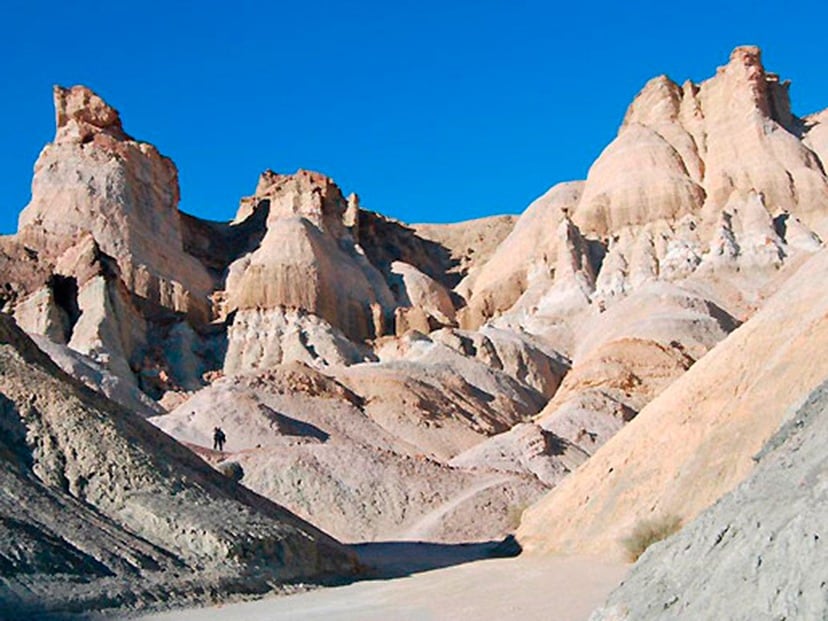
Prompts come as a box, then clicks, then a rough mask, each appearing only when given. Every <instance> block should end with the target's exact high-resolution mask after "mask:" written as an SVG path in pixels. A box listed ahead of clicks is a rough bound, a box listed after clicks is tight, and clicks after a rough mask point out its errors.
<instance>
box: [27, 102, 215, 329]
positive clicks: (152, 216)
mask: <svg viewBox="0 0 828 621" xmlns="http://www.w3.org/2000/svg"><path fill="white" fill-rule="evenodd" d="M55 110H56V120H57V131H56V134H55V140H54V141H53V142H52V143H51V144H49V145H47V146H46V147H45V148H44V149H43V152H42V153H41V154H40V157H39V158H38V161H37V164H36V165H35V176H34V180H33V182H32V201H31V202H30V203H29V205H28V206H27V207H26V208H25V209H24V210H23V212H22V213H21V214H20V220H19V233H18V237H19V238H21V239H22V240H25V241H26V243H28V244H29V245H32V246H34V247H35V248H38V249H42V251H43V252H44V253H45V254H47V255H52V256H55V255H57V254H60V253H61V252H62V251H63V250H64V249H66V248H67V247H68V246H71V245H72V244H73V243H74V241H75V240H77V239H79V238H81V237H83V236H84V235H87V234H91V235H92V237H93V238H94V239H95V241H96V243H97V244H98V245H99V247H100V248H101V250H102V251H103V252H104V253H106V254H108V255H110V256H112V257H113V258H114V259H115V260H116V261H117V263H118V266H119V267H120V270H121V274H122V277H123V280H124V282H125V283H126V285H127V287H128V289H129V290H130V291H132V292H133V293H134V294H135V295H137V296H138V297H139V298H143V299H145V300H146V301H147V303H148V304H149V305H156V306H159V307H161V308H164V309H169V310H171V311H175V312H180V313H185V314H189V315H192V316H193V317H194V318H196V319H198V320H201V321H205V320H207V319H208V304H207V299H206V296H207V294H208V293H209V291H210V289H211V287H212V280H211V279H210V277H209V276H208V274H207V272H206V270H205V269H204V268H203V266H202V265H201V264H200V263H199V262H198V261H197V260H196V259H194V258H193V257H191V256H189V255H187V254H186V253H185V252H184V251H183V245H182V239H181V227H180V215H179V212H178V208H177V205H178V180H177V171H176V168H175V165H174V164H173V163H172V161H170V160H169V159H167V158H165V157H164V156H162V155H161V154H160V153H158V151H157V150H156V149H155V147H153V146H152V145H149V144H147V143H143V142H137V141H135V140H133V139H132V138H130V137H129V136H128V135H127V134H125V133H124V131H123V129H122V127H121V121H120V118H119V116H118V113H117V112H116V111H115V110H114V109H113V108H111V107H109V106H107V105H106V104H105V103H104V102H103V100H101V98H100V97H98V96H97V95H95V94H94V93H93V92H91V91H90V90H89V89H86V88H85V87H81V86H75V87H72V88H71V89H64V88H61V87H55Z"/></svg>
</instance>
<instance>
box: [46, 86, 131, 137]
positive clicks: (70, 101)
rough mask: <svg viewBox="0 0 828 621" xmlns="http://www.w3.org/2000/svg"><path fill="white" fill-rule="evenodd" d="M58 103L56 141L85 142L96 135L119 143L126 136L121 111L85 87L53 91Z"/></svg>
mask: <svg viewBox="0 0 828 621" xmlns="http://www.w3.org/2000/svg"><path fill="white" fill-rule="evenodd" d="M53 95H54V102H55V129H56V135H55V141H56V142H57V141H61V140H69V141H79V142H86V141H88V140H89V139H90V138H91V137H93V136H94V135H95V134H96V133H101V132H103V133H107V134H109V135H110V136H113V137H115V138H118V139H120V140H128V139H130V137H129V136H128V135H127V134H126V132H124V128H123V126H122V125H121V117H120V115H119V114H118V111H117V110H115V108H113V107H112V106H110V105H109V104H107V103H106V102H105V101H104V100H103V99H102V98H101V97H100V96H98V95H97V94H96V93H95V92H93V91H92V90H91V89H90V88H88V87H86V86H82V85H76V86H72V87H70V88H64V87H62V86H57V85H55V86H54V88H53Z"/></svg>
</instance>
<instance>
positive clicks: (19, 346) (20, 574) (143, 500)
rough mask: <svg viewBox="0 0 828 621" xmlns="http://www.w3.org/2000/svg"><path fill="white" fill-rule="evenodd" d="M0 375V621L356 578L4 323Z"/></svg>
mask: <svg viewBox="0 0 828 621" xmlns="http://www.w3.org/2000/svg"><path fill="white" fill-rule="evenodd" d="M0 368H2V373H0V427H2V430H3V433H2V434H0V478H2V486H0V489H2V492H0V530H2V532H3V537H2V538H0V541H1V542H0V559H2V560H0V563H2V566H3V572H2V580H0V612H2V614H3V615H4V616H5V614H6V613H11V612H12V611H13V612H14V614H15V615H20V614H34V615H38V614H42V613H44V612H46V611H50V610H74V611H79V610H88V609H89V608H90V607H111V606H124V605H129V606H140V605H146V604H149V603H152V602H156V601H157V600H158V598H159V597H160V598H161V599H166V598H167V596H168V595H170V594H172V593H182V592H187V591H190V592H191V593H190V595H189V596H188V597H190V598H191V599H192V600H198V599H205V598H207V597H209V592H210V590H211V589H212V588H216V589H219V590H221V591H223V592H225V593H227V594H230V593H232V592H234V591H236V592H238V590H242V591H246V592H261V591H262V590H268V589H270V588H272V586H271V585H272V584H278V583H279V582H284V581H287V580H296V579H304V580H307V579H310V580H313V579H318V578H320V577H323V576H324V575H326V574H327V575H330V574H340V575H345V574H349V573H350V572H352V571H353V569H354V561H353V558H352V557H351V555H350V554H349V553H348V552H347V551H346V550H345V549H343V548H342V547H341V546H340V545H339V544H338V543H337V542H335V541H334V540H333V539H331V538H330V537H328V536H327V535H325V534H323V533H322V532H320V531H319V530H317V529H316V528H314V527H312V526H311V525H309V524H307V523H306V522H303V521H302V520H300V519H299V518H297V517H296V516H294V515H292V514H290V513H289V512H287V511H285V510H284V509H282V508H280V507H278V506H276V505H274V504H273V503H271V502H269V501H267V500H265V499H264V498H262V497H260V496H257V495H255V494H253V493H251V492H250V491H248V490H246V489H244V488H242V487H239V486H237V485H236V484H235V483H232V482H231V481H230V480H229V479H227V478H226V477H223V476H221V475H220V474H218V473H216V472H215V471H214V470H212V469H211V468H209V467H208V466H207V465H206V464H205V463H204V462H202V461H201V460H200V459H198V458H197V457H196V456H195V455H193V454H192V453H191V452H190V451H188V450H186V449H185V448H183V447H182V446H180V445H179V444H178V443H176V442H175V441H173V440H172V439H170V438H169V437H168V436H166V435H165V434H163V433H161V432H160V431H158V430H157V429H155V428H154V427H152V426H151V425H150V424H148V423H146V422H145V421H144V420H142V419H141V418H139V417H138V416H136V415H134V414H132V413H130V412H129V411H127V410H125V409H124V408H122V407H121V406H118V405H116V404H114V403H113V402H111V401H108V400H107V399H105V398H103V397H101V396H98V395H97V394H95V393H94V392H91V391H90V390H88V389H87V388H85V387H84V386H82V385H81V384H79V383H77V382H76V381H75V380H73V379H71V378H70V377H68V376H67V375H65V374H64V373H63V372H62V371H60V370H59V369H58V368H57V367H56V366H55V365H54V364H53V363H52V362H51V361H50V360H49V359H48V357H47V356H46V355H45V354H43V352H41V351H40V350H39V349H37V347H35V345H34V343H33V342H32V341H31V340H30V339H29V338H28V337H26V336H25V334H24V333H23V332H22V331H21V330H20V329H19V328H17V327H16V326H15V325H14V323H13V322H12V320H11V319H10V318H9V317H8V316H6V315H0ZM242 576H244V577H245V580H244V581H240V580H239V579H240V578H241V577H242Z"/></svg>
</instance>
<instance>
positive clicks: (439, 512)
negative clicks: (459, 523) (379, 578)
mask: <svg viewBox="0 0 828 621" xmlns="http://www.w3.org/2000/svg"><path fill="white" fill-rule="evenodd" d="M508 480H509V479H508V478H507V477H503V476H493V477H488V478H486V479H484V480H482V481H481V482H480V483H478V484H477V485H473V486H472V487H469V488H468V489H466V490H464V491H463V492H462V493H461V494H458V495H457V496H455V497H454V498H452V499H451V500H448V501H446V502H444V503H443V504H441V505H440V506H438V507H435V508H434V509H433V510H432V511H430V512H429V513H427V514H426V515H424V516H423V517H421V518H420V519H419V520H418V521H417V522H415V523H414V524H413V525H411V526H409V527H408V528H406V529H405V531H403V532H402V533H400V534H399V536H398V537H396V538H395V539H398V540H400V541H427V540H429V539H433V538H434V537H433V534H434V532H436V531H438V530H439V528H440V526H441V525H442V524H444V523H445V520H444V518H445V516H446V515H447V514H449V513H451V512H452V511H454V510H455V509H456V508H457V507H459V506H460V505H462V504H463V503H464V502H466V501H467V500H470V499H472V498H474V497H475V496H476V495H477V494H479V493H480V492H482V491H483V490H486V489H489V488H490V487H494V486H495V485H500V484H501V483H506V482H507V481H508Z"/></svg>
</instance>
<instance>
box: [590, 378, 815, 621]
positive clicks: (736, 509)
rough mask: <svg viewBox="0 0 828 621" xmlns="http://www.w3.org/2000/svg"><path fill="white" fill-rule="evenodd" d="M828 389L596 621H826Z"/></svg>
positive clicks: (641, 566) (647, 561)
mask: <svg viewBox="0 0 828 621" xmlns="http://www.w3.org/2000/svg"><path fill="white" fill-rule="evenodd" d="M826 438H828V382H826V383H824V384H822V386H820V387H819V388H818V389H816V390H815V391H814V392H813V393H812V394H811V395H810V396H809V398H808V399H807V401H806V402H805V404H804V405H803V406H802V407H801V408H800V409H799V411H798V412H797V413H796V415H795V416H794V417H793V418H791V419H790V420H789V421H788V422H786V423H785V424H784V425H783V426H782V428H781V429H780V430H779V431H778V432H777V433H776V434H775V435H774V436H773V437H772V438H771V440H770V441H769V442H768V443H767V445H766V446H765V447H764V448H763V449H762V451H761V452H760V453H759V454H758V455H757V456H756V458H755V459H756V460H757V461H758V462H759V465H758V466H757V468H756V470H755V471H754V473H753V474H752V475H751V476H750V478H748V479H747V480H746V481H745V482H744V483H743V484H742V485H740V486H739V487H738V488H736V489H735V490H734V491H733V492H731V493H730V494H728V495H726V496H724V497H723V498H722V499H721V500H720V501H719V502H717V503H716V504H715V505H713V506H712V507H711V508H710V509H708V510H707V511H706V512H704V513H703V514H702V515H700V516H699V517H698V518H697V519H696V520H694V521H693V522H691V523H690V524H688V525H687V526H685V528H684V529H683V530H682V531H680V532H679V533H678V534H676V535H674V536H673V537H671V538H670V539H668V540H666V541H664V542H662V543H660V544H656V545H653V546H652V547H651V548H650V549H648V550H647V552H645V554H644V555H643V556H642V557H641V559H640V560H639V562H638V563H637V564H636V565H635V567H634V569H633V571H632V573H631V574H630V576H629V578H628V579H627V580H626V581H625V582H624V583H623V584H622V585H621V586H620V587H619V588H618V589H617V590H616V591H615V592H614V593H613V594H612V595H611V596H610V598H609V600H608V602H607V604H606V606H605V607H603V608H601V609H599V610H597V611H596V612H595V613H594V614H593V615H592V617H591V618H590V621H620V620H622V619H635V620H636V621H639V620H646V619H659V620H664V619H732V620H741V619H744V620H750V621H764V620H768V621H770V620H774V621H779V620H783V619H786V620H791V619H808V620H817V619H823V620H824V619H828V545H827V544H828V450H827V449H826V444H825V440H826Z"/></svg>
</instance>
